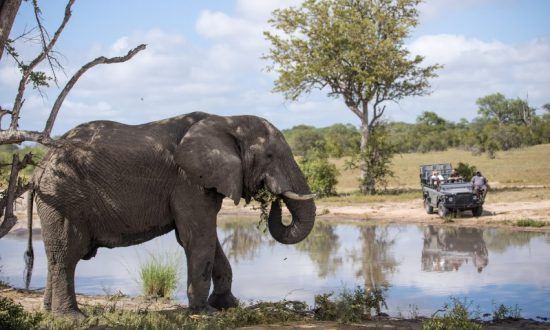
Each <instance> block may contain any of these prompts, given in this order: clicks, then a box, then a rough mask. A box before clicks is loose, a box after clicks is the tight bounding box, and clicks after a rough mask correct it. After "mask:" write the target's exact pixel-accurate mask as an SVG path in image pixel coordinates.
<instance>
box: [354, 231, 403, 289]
mask: <svg viewBox="0 0 550 330" xmlns="http://www.w3.org/2000/svg"><path fill="white" fill-rule="evenodd" d="M359 230H360V234H361V237H360V239H361V250H360V251H357V250H355V249H354V250H353V251H352V253H351V255H350V258H351V260H352V262H353V264H354V265H355V264H357V263H359V265H360V269H359V270H357V272H356V276H357V277H363V279H364V281H365V289H374V288H380V287H382V286H388V285H389V281H388V279H387V277H388V275H390V274H392V273H393V272H394V271H395V269H396V268H397V265H398V263H397V261H396V260H395V258H394V256H393V251H392V247H393V245H394V244H395V237H393V238H392V237H390V233H389V228H388V226H362V227H360V229H359Z"/></svg>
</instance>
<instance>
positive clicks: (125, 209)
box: [33, 112, 315, 314]
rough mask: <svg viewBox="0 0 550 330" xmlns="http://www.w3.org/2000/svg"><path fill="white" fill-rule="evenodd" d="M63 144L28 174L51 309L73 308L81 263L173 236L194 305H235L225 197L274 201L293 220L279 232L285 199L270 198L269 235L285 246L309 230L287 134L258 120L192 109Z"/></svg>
mask: <svg viewBox="0 0 550 330" xmlns="http://www.w3.org/2000/svg"><path fill="white" fill-rule="evenodd" d="M62 139H63V140H64V141H65V142H64V144H65V146H64V147H62V148H55V149H52V150H51V151H50V152H49V153H48V154H47V155H46V156H45V158H44V160H43V161H42V163H41V165H40V166H39V167H38V169H37V170H36V172H35V174H34V176H33V182H34V194H35V198H36V204H37V207H38V213H39V215H40V218H41V223H42V231H43V232H42V237H43V241H44V245H45V248H46V255H47V258H48V279H47V286H46V289H45V293H44V307H45V309H47V310H51V311H53V312H54V313H61V314H67V313H80V311H79V309H78V306H77V302H76V298H75V287H74V273H75V268H76V264H77V263H78V261H79V260H80V259H84V260H87V259H90V258H92V257H94V256H95V254H96V252H97V249H98V248H99V247H107V248H114V247H119V246H129V245H134V244H139V243H142V242H145V241H147V240H150V239H152V238H154V237H157V236H159V235H162V234H165V233H167V232H169V231H171V230H175V234H176V239H177V241H178V242H179V244H180V245H181V246H182V247H183V248H184V249H185V253H186V256H187V271H188V273H187V294H188V298H189V306H190V308H191V309H193V310H196V311H203V310H209V309H212V307H213V308H217V309H220V308H227V307H232V306H235V305H236V303H237V301H236V299H235V297H234V296H233V294H232V293H231V281H232V273H231V266H230V265H229V262H228V260H227V257H226V256H225V254H224V252H223V251H222V248H221V246H220V242H219V240H218V237H217V234H216V217H217V213H218V212H219V210H220V208H221V204H222V200H223V198H224V197H229V198H231V199H232V200H233V201H234V202H235V204H238V203H239V201H240V199H241V198H244V199H245V200H246V201H250V200H251V198H252V197H253V196H254V195H255V194H256V193H257V192H258V191H259V190H260V189H261V188H264V187H265V188H267V189H268V190H269V191H271V192H272V193H274V194H276V195H278V196H279V197H280V198H281V199H282V200H283V201H284V203H285V204H286V206H287V208H288V209H289V211H290V213H291V215H292V222H291V224H290V225H288V226H285V225H284V224H283V223H282V221H281V207H280V203H278V202H274V203H272V205H271V210H270V214H269V219H268V228H269V231H270V233H271V235H272V236H273V238H274V239H275V240H277V241H279V242H281V243H284V244H293V243H297V242H299V241H301V240H303V239H304V238H305V237H306V236H307V235H308V234H309V232H310V231H311V229H312V228H313V224H314V221H315V204H314V202H313V200H312V198H313V195H311V192H310V190H309V187H308V185H307V183H306V180H305V178H304V176H303V174H302V173H301V171H300V169H299V168H298V166H297V164H296V162H295V161H294V158H293V156H292V152H291V150H290V148H289V146H288V144H287V143H286V141H285V139H284V137H283V135H282V134H281V132H280V131H279V130H277V129H276V128H275V127H274V126H273V125H272V124H270V123H269V122H268V121H266V120H264V119H262V118H258V117H254V116H234V117H220V116H215V115H210V114H206V113H201V112H194V113H190V114H187V115H182V116H178V117H174V118H170V119H166V120H161V121H157V122H152V123H148V124H143V125H135V126H132V125H124V124H120V123H116V122H111V121H96V122H90V123H86V124H82V125H80V126H78V127H76V128H74V129H72V130H70V131H69V132H67V133H66V134H65V135H64V136H63V137H62ZM211 281H212V282H213V286H214V288H213V292H212V294H211V295H210V296H208V294H209V292H210V285H211Z"/></svg>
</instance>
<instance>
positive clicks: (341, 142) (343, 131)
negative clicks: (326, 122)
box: [322, 124, 361, 158]
mask: <svg viewBox="0 0 550 330" xmlns="http://www.w3.org/2000/svg"><path fill="white" fill-rule="evenodd" d="M322 132H323V135H324V138H325V142H326V144H325V145H326V152H327V155H328V156H330V157H336V158H340V157H343V156H353V155H356V154H357V153H358V152H359V145H360V143H361V134H360V133H359V131H358V130H357V128H356V127H355V126H353V125H351V124H347V125H343V124H335V125H332V126H329V127H327V128H324V129H323V130H322Z"/></svg>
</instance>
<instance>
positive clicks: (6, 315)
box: [0, 297, 42, 330]
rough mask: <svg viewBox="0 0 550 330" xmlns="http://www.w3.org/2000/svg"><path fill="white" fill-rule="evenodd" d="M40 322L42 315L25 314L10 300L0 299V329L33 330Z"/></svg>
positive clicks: (18, 305)
mask: <svg viewBox="0 0 550 330" xmlns="http://www.w3.org/2000/svg"><path fill="white" fill-rule="evenodd" d="M41 320H42V314H40V313H28V312H25V310H24V309H23V306H21V305H20V304H17V303H15V302H14V301H13V300H12V299H10V298H7V297H0V329H6V330H10V329H14V330H15V329H34V328H37V327H38V324H39V323H40V321H41Z"/></svg>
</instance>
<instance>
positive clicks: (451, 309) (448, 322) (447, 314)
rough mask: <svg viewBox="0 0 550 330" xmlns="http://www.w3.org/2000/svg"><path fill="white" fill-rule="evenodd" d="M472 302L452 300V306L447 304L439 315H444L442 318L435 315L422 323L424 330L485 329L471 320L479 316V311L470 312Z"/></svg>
mask: <svg viewBox="0 0 550 330" xmlns="http://www.w3.org/2000/svg"><path fill="white" fill-rule="evenodd" d="M470 308H471V302H468V301H466V300H465V299H464V300H460V299H458V298H451V303H450V304H445V306H443V309H442V310H440V311H438V313H441V312H442V313H443V315H442V316H438V315H434V316H433V317H431V318H430V319H427V320H426V321H424V322H423V323H422V329H424V330H463V329H476V330H477V329H483V327H482V326H481V324H478V323H476V322H474V321H472V320H471V319H473V318H477V317H478V316H479V312H478V311H474V312H472V311H470Z"/></svg>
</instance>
